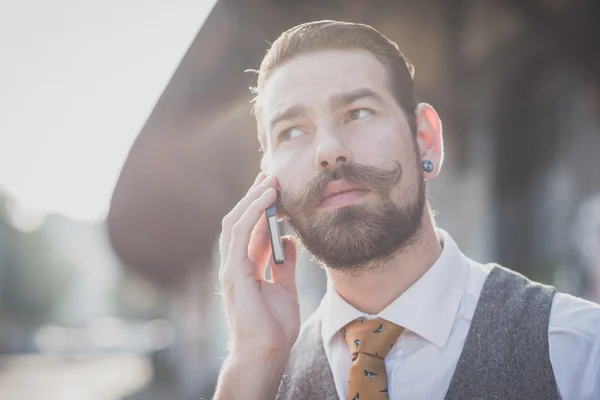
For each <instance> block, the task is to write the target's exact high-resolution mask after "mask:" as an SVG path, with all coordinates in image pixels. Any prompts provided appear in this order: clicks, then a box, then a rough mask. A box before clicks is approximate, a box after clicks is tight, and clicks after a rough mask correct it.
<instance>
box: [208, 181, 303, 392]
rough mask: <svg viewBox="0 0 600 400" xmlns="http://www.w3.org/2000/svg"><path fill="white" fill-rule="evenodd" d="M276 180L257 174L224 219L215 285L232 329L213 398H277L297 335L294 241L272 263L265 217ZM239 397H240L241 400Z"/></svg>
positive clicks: (285, 240)
mask: <svg viewBox="0 0 600 400" xmlns="http://www.w3.org/2000/svg"><path fill="white" fill-rule="evenodd" d="M276 187H277V180H276V178H275V177H268V178H265V175H264V174H262V173H261V174H259V176H258V177H257V178H256V181H255V182H254V184H253V185H252V187H251V188H250V190H249V191H248V192H247V193H246V196H245V197H244V198H243V199H242V200H240V202H239V203H238V204H237V205H236V206H235V207H234V208H233V210H231V212H230V213H229V214H227V216H225V218H223V232H222V234H221V243H220V245H221V246H220V250H221V268H220V273H219V281H220V286H221V293H222V295H223V300H224V303H225V310H226V314H227V321H228V324H229V328H230V348H231V351H230V355H229V357H228V360H227V361H226V362H225V366H224V370H223V372H222V373H221V378H220V379H219V385H218V389H217V396H216V397H217V398H228V399H229V398H232V399H238V398H244V399H253V398H256V399H269V398H275V393H276V391H277V387H278V385H279V382H280V380H281V377H282V374H283V369H284V367H285V363H286V362H287V358H288V356H289V352H290V350H291V348H292V346H293V345H294V343H295V341H296V339H297V338H298V333H299V330H300V307H299V303H298V292H297V290H296V280H295V270H296V241H295V239H294V238H292V237H283V238H282V245H283V247H284V257H285V263H284V264H282V265H276V264H274V263H271V277H272V280H271V281H269V280H266V278H265V273H266V269H267V262H268V260H269V259H270V258H271V245H270V242H269V235H268V227H267V222H266V218H265V216H264V211H265V210H266V209H267V207H269V206H270V205H271V204H273V203H274V202H275V200H276V190H275V188H276ZM242 393H243V395H242Z"/></svg>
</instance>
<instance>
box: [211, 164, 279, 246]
mask: <svg viewBox="0 0 600 400" xmlns="http://www.w3.org/2000/svg"><path fill="white" fill-rule="evenodd" d="M276 182H277V179H276V178H275V177H273V176H270V177H268V178H265V179H263V180H262V181H260V182H259V183H257V184H256V185H255V186H254V187H253V188H251V189H250V190H249V191H248V193H247V194H246V196H244V198H242V199H241V200H240V201H239V202H238V203H237V204H236V205H235V207H233V209H232V210H231V211H230V212H229V214H227V215H226V216H225V217H224V218H223V221H222V235H221V254H222V255H223V254H227V252H228V251H229V250H228V249H229V247H230V241H231V228H232V227H233V225H235V224H236V223H237V221H238V220H239V219H240V217H241V216H242V214H243V213H244V211H246V210H247V209H248V207H249V206H250V204H252V202H253V201H254V200H256V199H257V198H259V197H260V196H261V195H262V194H263V193H264V192H265V190H267V189H268V188H270V187H274V186H275V185H276Z"/></svg>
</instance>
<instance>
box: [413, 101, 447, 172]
mask: <svg viewBox="0 0 600 400" xmlns="http://www.w3.org/2000/svg"><path fill="white" fill-rule="evenodd" d="M415 114H416V116H417V131H418V132H417V146H418V148H419V156H420V159H419V165H420V166H422V165H423V161H431V162H432V163H433V170H432V171H430V172H427V171H423V176H424V177H425V179H426V180H431V179H434V178H436V177H437V176H438V175H439V173H440V170H441V168H442V163H443V161H444V138H443V134H442V121H441V120H440V117H439V115H438V113H437V111H436V110H435V108H433V107H432V106H431V105H429V104H427V103H420V104H419V105H418V106H417V109H416V111H415Z"/></svg>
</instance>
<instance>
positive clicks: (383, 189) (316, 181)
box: [281, 162, 402, 213]
mask: <svg viewBox="0 0 600 400" xmlns="http://www.w3.org/2000/svg"><path fill="white" fill-rule="evenodd" d="M401 176H402V166H401V165H400V163H399V162H395V167H394V168H393V169H384V168H379V167H373V166H367V165H363V164H344V165H342V166H341V167H338V168H336V169H333V170H327V171H323V172H321V173H320V174H319V175H317V176H316V177H315V178H313V179H312V180H310V181H309V182H308V183H307V184H306V185H305V186H304V188H303V189H301V190H299V191H298V192H296V193H293V194H287V195H286V194H285V193H282V196H281V204H282V206H283V208H284V209H285V210H286V211H287V212H288V213H295V212H299V211H303V210H308V209H311V208H315V207H317V206H318V205H319V204H320V203H321V201H322V200H323V192H324V190H325V186H326V185H327V184H328V183H329V182H331V181H336V180H340V179H344V180H346V181H348V182H350V183H354V184H356V185H359V186H361V187H364V188H365V189H368V190H372V191H374V192H377V193H378V194H380V195H384V196H385V195H389V193H390V192H391V191H392V189H393V188H394V186H396V184H397V183H398V181H399V180H400V177H401Z"/></svg>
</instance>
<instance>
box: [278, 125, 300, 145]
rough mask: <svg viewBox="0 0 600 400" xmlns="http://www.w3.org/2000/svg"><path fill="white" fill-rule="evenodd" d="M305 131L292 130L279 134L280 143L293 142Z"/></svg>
mask: <svg viewBox="0 0 600 400" xmlns="http://www.w3.org/2000/svg"><path fill="white" fill-rule="evenodd" d="M303 134H304V131H303V130H302V129H300V128H290V129H286V130H285V131H283V132H281V133H280V134H279V141H280V142H287V141H288V140H292V139H295V138H297V137H298V136H300V135H303Z"/></svg>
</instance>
